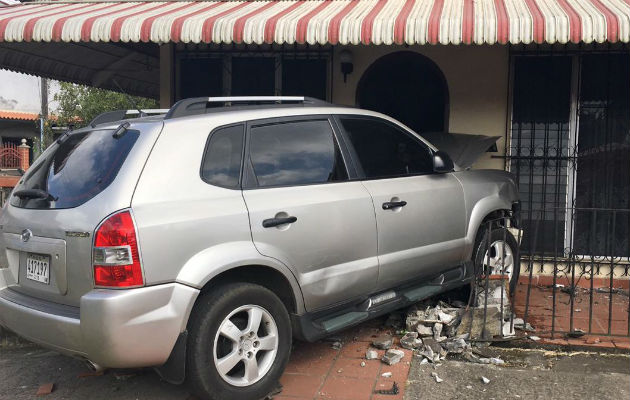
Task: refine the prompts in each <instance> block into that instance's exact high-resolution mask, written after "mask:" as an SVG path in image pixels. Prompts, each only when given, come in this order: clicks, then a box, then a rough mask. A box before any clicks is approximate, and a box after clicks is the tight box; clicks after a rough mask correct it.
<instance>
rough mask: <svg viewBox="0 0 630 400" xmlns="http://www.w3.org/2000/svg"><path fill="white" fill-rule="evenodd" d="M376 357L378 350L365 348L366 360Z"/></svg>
mask: <svg viewBox="0 0 630 400" xmlns="http://www.w3.org/2000/svg"><path fill="white" fill-rule="evenodd" d="M377 358H378V352H377V351H376V350H367V351H366V352H365V359H366V360H376V359H377Z"/></svg>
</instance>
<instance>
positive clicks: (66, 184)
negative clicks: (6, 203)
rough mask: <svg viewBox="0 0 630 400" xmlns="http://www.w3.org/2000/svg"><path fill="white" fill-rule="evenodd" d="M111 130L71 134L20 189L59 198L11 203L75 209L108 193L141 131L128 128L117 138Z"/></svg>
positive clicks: (55, 146) (46, 155)
mask: <svg viewBox="0 0 630 400" xmlns="http://www.w3.org/2000/svg"><path fill="white" fill-rule="evenodd" d="M112 133H113V130H111V129H97V130H94V131H88V132H78V133H70V135H68V136H66V137H65V139H64V140H63V141H62V142H61V143H59V144H57V143H55V144H53V145H52V146H51V147H50V148H49V150H47V151H46V152H45V153H44V154H42V156H41V157H40V158H38V159H37V161H36V162H35V163H34V164H33V165H32V166H31V168H30V169H29V171H28V172H27V174H26V176H25V177H24V183H23V184H22V185H20V186H18V188H17V190H20V189H41V190H46V191H47V192H48V193H50V194H51V195H53V196H54V197H56V198H57V200H56V201H46V200H43V199H37V198H25V199H23V200H22V199H19V198H18V197H15V196H13V197H12V198H11V204H12V205H13V206H16V207H24V208H42V209H43V208H73V207H77V206H80V205H81V204H83V203H85V202H87V201H88V200H90V199H92V198H94V196H96V195H97V194H99V193H100V192H102V191H103V190H105V189H106V188H107V187H108V186H109V185H110V184H111V183H112V182H113V181H114V179H116V175H117V174H118V171H119V170H120V168H121V167H122V165H123V164H124V162H125V160H126V159H127V156H128V155H129V153H130V152H131V150H132V148H133V146H134V145H135V143H136V141H137V140H138V137H139V136H140V132H138V131H137V130H134V129H129V130H128V131H126V132H125V133H124V134H123V135H122V136H118V137H114V136H113V135H112Z"/></svg>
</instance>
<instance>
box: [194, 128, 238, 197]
mask: <svg viewBox="0 0 630 400" xmlns="http://www.w3.org/2000/svg"><path fill="white" fill-rule="evenodd" d="M244 132H245V129H244V126H243V125H234V126H227V127H224V128H219V129H217V130H215V131H214V132H213V133H212V134H211V135H210V140H209V142H208V145H207V146H206V153H205V154H204V157H203V162H202V165H201V178H202V179H203V180H204V181H205V182H207V183H210V184H212V185H216V186H222V187H226V188H231V189H237V188H238V187H239V178H240V175H241V160H242V158H243V134H244Z"/></svg>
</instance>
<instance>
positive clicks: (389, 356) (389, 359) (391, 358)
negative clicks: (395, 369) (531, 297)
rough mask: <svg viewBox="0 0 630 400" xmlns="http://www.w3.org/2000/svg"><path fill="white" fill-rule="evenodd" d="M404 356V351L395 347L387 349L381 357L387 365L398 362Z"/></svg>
mask: <svg viewBox="0 0 630 400" xmlns="http://www.w3.org/2000/svg"><path fill="white" fill-rule="evenodd" d="M404 356H405V352H404V351H402V350H397V349H389V350H387V351H386V352H385V355H384V356H383V358H382V359H381V360H382V361H383V362H384V363H385V364H387V365H394V364H398V363H399V362H400V360H402V358H403V357H404Z"/></svg>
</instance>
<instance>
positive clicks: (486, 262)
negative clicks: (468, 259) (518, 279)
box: [482, 240, 514, 280]
mask: <svg viewBox="0 0 630 400" xmlns="http://www.w3.org/2000/svg"><path fill="white" fill-rule="evenodd" d="M482 262H483V266H484V269H487V270H489V272H490V273H491V274H496V275H507V277H508V280H512V274H513V273H514V252H513V251H512V248H511V247H510V245H509V244H508V243H507V242H506V241H504V240H496V241H494V242H492V244H490V248H489V254H488V251H486V252H485V254H484V255H483V261H482Z"/></svg>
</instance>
